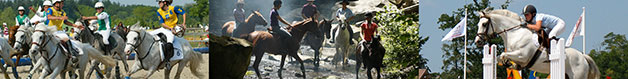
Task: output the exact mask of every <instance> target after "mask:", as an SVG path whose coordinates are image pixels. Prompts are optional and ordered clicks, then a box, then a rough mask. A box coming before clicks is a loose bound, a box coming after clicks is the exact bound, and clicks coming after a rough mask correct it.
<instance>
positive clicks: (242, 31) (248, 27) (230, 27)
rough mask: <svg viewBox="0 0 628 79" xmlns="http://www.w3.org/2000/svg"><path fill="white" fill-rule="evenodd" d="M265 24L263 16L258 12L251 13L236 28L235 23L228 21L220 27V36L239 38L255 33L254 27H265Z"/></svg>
mask: <svg viewBox="0 0 628 79" xmlns="http://www.w3.org/2000/svg"><path fill="white" fill-rule="evenodd" d="M266 24H268V23H266V19H265V18H264V16H262V14H261V13H259V11H253V13H251V15H249V17H248V18H246V20H244V23H240V24H239V25H237V28H236V24H235V21H229V22H227V23H225V24H224V25H222V35H226V36H231V37H237V38H239V37H242V35H246V34H249V33H251V32H253V31H255V25H264V26H265V25H266Z"/></svg>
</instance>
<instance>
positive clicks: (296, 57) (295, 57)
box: [282, 52, 305, 79]
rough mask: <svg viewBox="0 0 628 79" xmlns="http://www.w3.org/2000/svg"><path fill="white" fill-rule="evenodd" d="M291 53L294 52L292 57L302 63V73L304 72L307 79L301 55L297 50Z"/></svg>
mask: <svg viewBox="0 0 628 79" xmlns="http://www.w3.org/2000/svg"><path fill="white" fill-rule="evenodd" d="M291 54H292V57H293V58H294V59H297V61H299V63H301V73H303V78H304V79H305V65H304V64H303V60H301V57H299V55H298V54H297V53H296V52H295V53H291ZM282 63H283V62H282Z"/></svg>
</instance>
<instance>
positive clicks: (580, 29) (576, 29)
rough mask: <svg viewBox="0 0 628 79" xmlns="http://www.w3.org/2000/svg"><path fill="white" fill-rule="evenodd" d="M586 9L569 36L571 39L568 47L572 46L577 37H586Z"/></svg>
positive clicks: (568, 40)
mask: <svg viewBox="0 0 628 79" xmlns="http://www.w3.org/2000/svg"><path fill="white" fill-rule="evenodd" d="M584 12H585V11H584V8H583V10H582V14H581V15H580V18H578V21H577V22H576V25H575V26H574V28H573V30H572V31H571V33H570V34H569V38H568V39H567V43H566V44H565V46H566V47H569V46H571V43H572V42H573V39H574V38H575V37H577V36H584V29H583V28H584V21H585V20H584Z"/></svg>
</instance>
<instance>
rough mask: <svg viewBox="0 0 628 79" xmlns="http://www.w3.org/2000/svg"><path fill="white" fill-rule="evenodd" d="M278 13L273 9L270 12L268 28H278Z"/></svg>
mask: <svg viewBox="0 0 628 79" xmlns="http://www.w3.org/2000/svg"><path fill="white" fill-rule="evenodd" d="M277 16H279V13H277V11H276V10H275V9H272V10H270V26H279V19H278V18H277Z"/></svg>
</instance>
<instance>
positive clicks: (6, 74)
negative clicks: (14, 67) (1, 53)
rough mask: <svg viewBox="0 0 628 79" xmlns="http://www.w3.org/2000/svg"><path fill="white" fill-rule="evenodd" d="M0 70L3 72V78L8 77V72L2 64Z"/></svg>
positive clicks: (7, 78)
mask: <svg viewBox="0 0 628 79" xmlns="http://www.w3.org/2000/svg"><path fill="white" fill-rule="evenodd" d="M0 65H4V64H2V63H0ZM0 70H2V73H4V78H6V79H10V77H9V73H7V69H6V68H5V67H4V66H0Z"/></svg>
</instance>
